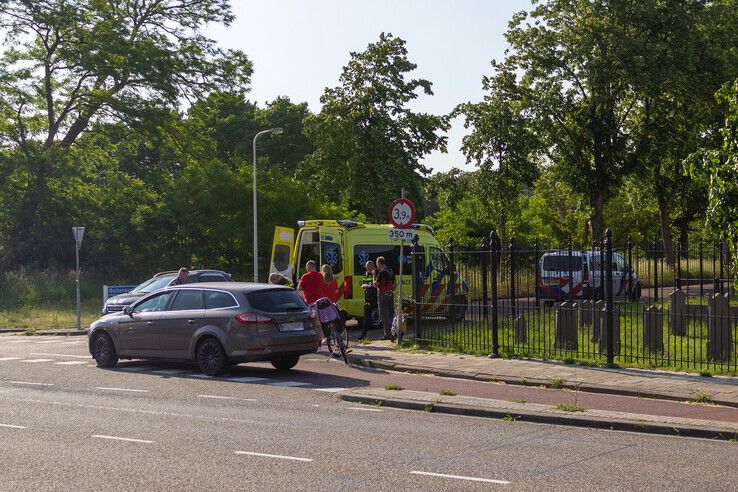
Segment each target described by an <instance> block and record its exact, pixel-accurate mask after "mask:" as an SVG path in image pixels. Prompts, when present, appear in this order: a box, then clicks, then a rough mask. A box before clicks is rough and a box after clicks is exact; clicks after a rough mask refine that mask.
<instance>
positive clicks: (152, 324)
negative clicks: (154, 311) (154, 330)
mask: <svg viewBox="0 0 738 492" xmlns="http://www.w3.org/2000/svg"><path fill="white" fill-rule="evenodd" d="M146 324H147V325H149V326H154V325H155V324H156V323H154V322H153V321H147V322H146Z"/></svg>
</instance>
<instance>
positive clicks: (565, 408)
mask: <svg viewBox="0 0 738 492" xmlns="http://www.w3.org/2000/svg"><path fill="white" fill-rule="evenodd" d="M554 408H555V409H556V410H563V411H564V412H583V411H584V407H580V406H579V405H567V404H566V403H557V404H556V405H554Z"/></svg>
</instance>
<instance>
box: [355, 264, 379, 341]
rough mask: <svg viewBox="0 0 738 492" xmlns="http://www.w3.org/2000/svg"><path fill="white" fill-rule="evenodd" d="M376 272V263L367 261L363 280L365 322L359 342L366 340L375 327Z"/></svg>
mask: <svg viewBox="0 0 738 492" xmlns="http://www.w3.org/2000/svg"><path fill="white" fill-rule="evenodd" d="M375 272H376V270H375V268H374V262H373V261H371V260H369V261H367V262H366V265H365V272H364V277H363V278H362V279H361V288H362V289H364V320H363V322H362V325H361V336H359V340H363V339H364V338H366V335H367V332H368V331H369V329H370V328H371V327H372V326H373V321H372V313H374V310H375V309H377V288H376V287H374V280H375V279H374V274H375Z"/></svg>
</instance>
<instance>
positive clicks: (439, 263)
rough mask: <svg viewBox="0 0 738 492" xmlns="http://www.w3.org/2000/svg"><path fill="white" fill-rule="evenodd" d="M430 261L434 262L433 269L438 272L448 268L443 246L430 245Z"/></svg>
mask: <svg viewBox="0 0 738 492" xmlns="http://www.w3.org/2000/svg"><path fill="white" fill-rule="evenodd" d="M430 261H431V263H433V270H435V271H436V272H439V273H440V272H446V271H447V270H448V263H447V261H446V255H445V254H444V253H443V251H441V248H437V247H436V246H431V247H430Z"/></svg>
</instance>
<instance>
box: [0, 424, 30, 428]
mask: <svg viewBox="0 0 738 492" xmlns="http://www.w3.org/2000/svg"><path fill="white" fill-rule="evenodd" d="M0 427H5V428H6V429H27V428H28V427H24V426H22V425H13V424H0Z"/></svg>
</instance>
